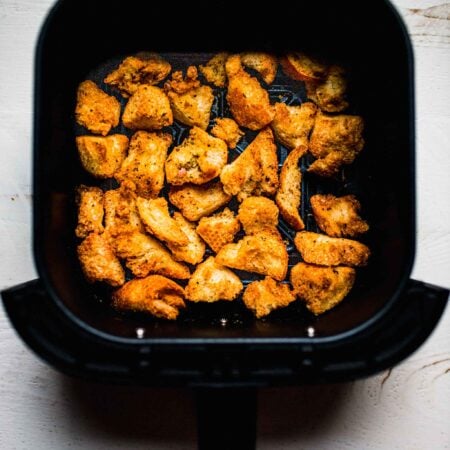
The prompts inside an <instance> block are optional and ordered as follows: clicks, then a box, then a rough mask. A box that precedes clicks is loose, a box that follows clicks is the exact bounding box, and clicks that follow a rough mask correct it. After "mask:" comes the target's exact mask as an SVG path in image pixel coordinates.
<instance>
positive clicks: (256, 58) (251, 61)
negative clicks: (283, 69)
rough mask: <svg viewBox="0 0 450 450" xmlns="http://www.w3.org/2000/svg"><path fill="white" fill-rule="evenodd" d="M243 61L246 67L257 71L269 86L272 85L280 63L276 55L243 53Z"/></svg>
mask: <svg viewBox="0 0 450 450" xmlns="http://www.w3.org/2000/svg"><path fill="white" fill-rule="evenodd" d="M241 61H242V64H244V66H245V67H248V68H250V69H253V70H256V71H257V72H258V73H259V74H260V75H261V78H262V79H263V80H264V82H265V83H267V84H272V83H273V80H275V77H276V75H277V68H278V61H277V58H276V57H275V56H274V55H270V54H269V53H263V52H245V53H241Z"/></svg>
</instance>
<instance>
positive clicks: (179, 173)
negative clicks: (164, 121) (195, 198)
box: [166, 127, 228, 186]
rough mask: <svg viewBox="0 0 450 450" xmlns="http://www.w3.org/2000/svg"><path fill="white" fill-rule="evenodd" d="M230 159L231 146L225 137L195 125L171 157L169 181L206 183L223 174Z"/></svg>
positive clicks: (173, 182)
mask: <svg viewBox="0 0 450 450" xmlns="http://www.w3.org/2000/svg"><path fill="white" fill-rule="evenodd" d="M227 158H228V149H227V145H226V144H225V142H224V141H222V139H218V138H215V137H213V136H211V135H210V134H208V133H207V132H206V131H203V130H202V129H200V128H197V127H194V128H191V130H190V132H189V136H188V137H187V138H186V139H185V140H184V141H183V142H182V143H181V145H179V146H178V147H175V148H174V149H173V150H172V152H171V153H170V155H169V157H168V158H167V161H166V178H167V182H168V183H170V184H173V185H177V186H179V185H181V184H185V183H193V184H203V183H206V182H208V181H210V180H212V179H213V178H215V177H217V176H218V175H219V174H220V171H221V170H222V167H223V166H224V165H225V164H226V163H227Z"/></svg>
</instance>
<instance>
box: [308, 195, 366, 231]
mask: <svg viewBox="0 0 450 450" xmlns="http://www.w3.org/2000/svg"><path fill="white" fill-rule="evenodd" d="M310 201H311V207H312V211H313V214H314V218H315V219H316V222H317V225H318V226H319V228H320V229H321V230H322V231H323V232H324V233H326V234H328V236H333V237H344V236H349V237H354V236H358V235H360V234H363V233H365V232H366V231H367V230H368V229H369V225H368V224H367V222H365V221H364V220H363V219H361V217H359V215H358V211H359V210H360V208H361V205H360V203H359V202H358V200H357V199H356V197H355V196H354V195H345V196H343V197H335V196H334V195H331V194H328V195H322V194H317V195H313V196H312V197H311V198H310Z"/></svg>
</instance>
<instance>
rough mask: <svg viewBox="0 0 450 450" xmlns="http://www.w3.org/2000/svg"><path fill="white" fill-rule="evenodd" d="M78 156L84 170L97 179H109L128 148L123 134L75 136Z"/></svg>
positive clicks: (119, 164) (118, 166)
mask: <svg viewBox="0 0 450 450" xmlns="http://www.w3.org/2000/svg"><path fill="white" fill-rule="evenodd" d="M76 142H77V148H78V154H79V155H80V160H81V164H82V165H83V167H84V169H85V170H87V171H88V172H89V173H90V174H91V175H94V177H97V178H111V177H113V176H114V174H115V173H116V171H117V170H119V168H120V166H121V164H122V162H123V160H124V159H125V156H126V154H127V148H128V138H127V137H126V136H125V135H123V134H112V135H111V136H106V137H100V136H77V138H76Z"/></svg>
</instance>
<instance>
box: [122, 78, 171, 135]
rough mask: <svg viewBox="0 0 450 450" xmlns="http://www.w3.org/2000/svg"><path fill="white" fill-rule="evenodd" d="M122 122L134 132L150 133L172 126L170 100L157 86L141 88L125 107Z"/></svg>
mask: <svg viewBox="0 0 450 450" xmlns="http://www.w3.org/2000/svg"><path fill="white" fill-rule="evenodd" d="M122 122H123V124H124V125H125V126H126V127H127V128H131V129H132V130H148V131H154V130H160V129H161V128H164V127H167V126H169V125H172V123H173V114H172V110H171V109H170V103H169V99H168V98H167V96H166V94H164V92H163V90H162V89H160V88H159V87H157V86H148V85H142V86H139V87H138V88H137V89H136V92H135V93H134V94H133V95H132V96H131V97H130V99H129V100H128V103H127V105H126V106H125V110H124V112H123V116H122Z"/></svg>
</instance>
